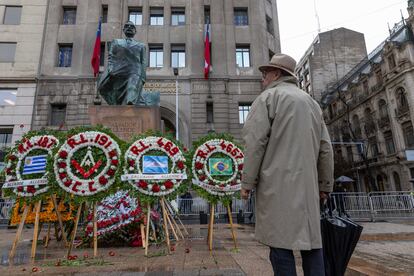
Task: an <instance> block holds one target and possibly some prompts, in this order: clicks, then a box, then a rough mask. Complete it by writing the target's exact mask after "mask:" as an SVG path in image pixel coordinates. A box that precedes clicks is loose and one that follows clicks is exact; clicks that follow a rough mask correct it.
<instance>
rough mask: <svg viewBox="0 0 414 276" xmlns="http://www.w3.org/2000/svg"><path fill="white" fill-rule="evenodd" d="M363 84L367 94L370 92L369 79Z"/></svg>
mask: <svg viewBox="0 0 414 276" xmlns="http://www.w3.org/2000/svg"><path fill="white" fill-rule="evenodd" d="M362 86H363V89H364V92H365V93H366V94H368V92H369V86H368V81H367V80H365V81H364V82H363V83H362Z"/></svg>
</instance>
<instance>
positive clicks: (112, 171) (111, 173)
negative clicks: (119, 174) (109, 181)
mask: <svg viewBox="0 0 414 276" xmlns="http://www.w3.org/2000/svg"><path fill="white" fill-rule="evenodd" d="M106 174H107V175H109V176H113V175H115V171H114V170H112V169H109V170H108V172H107V173H106Z"/></svg>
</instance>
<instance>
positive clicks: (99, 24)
mask: <svg viewBox="0 0 414 276" xmlns="http://www.w3.org/2000/svg"><path fill="white" fill-rule="evenodd" d="M101 33H102V16H100V17H99V22H98V31H97V38H98V35H99V45H98V46H97V40H95V47H94V48H95V49H94V53H93V57H92V60H93V58H94V57H95V58H96V56H95V51H96V47H99V55H98V58H99V60H97V61H96V62H98V72H95V69H94V83H95V85H94V87H95V89H94V90H95V99H94V100H93V104H94V105H101V104H102V101H101V98H100V97H99V91H98V77H99V66H100V58H101V55H102V54H103V55H105V53H101V51H100V44H101V35H102V34H101ZM93 66H94V64H92V67H93Z"/></svg>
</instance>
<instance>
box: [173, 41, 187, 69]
mask: <svg viewBox="0 0 414 276" xmlns="http://www.w3.org/2000/svg"><path fill="white" fill-rule="evenodd" d="M171 67H173V68H182V67H185V45H171Z"/></svg>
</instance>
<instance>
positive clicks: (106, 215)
mask: <svg viewBox="0 0 414 276" xmlns="http://www.w3.org/2000/svg"><path fill="white" fill-rule="evenodd" d="M96 215H97V226H98V231H97V235H98V236H101V235H104V234H106V233H111V232H113V231H116V230H118V229H120V228H122V227H124V226H126V225H128V224H131V223H133V222H138V221H143V220H144V219H145V215H144V213H143V212H142V209H141V207H140V205H139V202H138V200H137V199H136V198H134V197H131V196H130V195H129V193H128V192H127V191H122V190H120V191H118V192H116V193H115V194H113V195H110V196H108V197H106V198H104V199H103V200H102V201H101V202H99V204H98V206H97V210H96ZM87 220H88V224H87V226H86V230H85V234H86V235H87V236H92V235H93V214H89V215H88V217H87Z"/></svg>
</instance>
